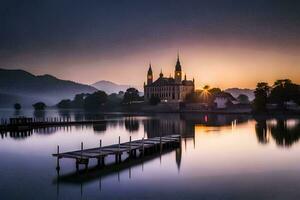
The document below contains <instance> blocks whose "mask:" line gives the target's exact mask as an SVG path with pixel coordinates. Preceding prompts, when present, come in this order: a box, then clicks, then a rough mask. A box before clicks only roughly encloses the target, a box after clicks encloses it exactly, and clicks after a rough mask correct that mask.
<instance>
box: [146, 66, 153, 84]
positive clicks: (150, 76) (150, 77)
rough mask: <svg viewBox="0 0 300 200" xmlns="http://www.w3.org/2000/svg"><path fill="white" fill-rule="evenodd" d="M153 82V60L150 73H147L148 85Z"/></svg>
mask: <svg viewBox="0 0 300 200" xmlns="http://www.w3.org/2000/svg"><path fill="white" fill-rule="evenodd" d="M152 82H153V72H152V67H151V62H150V63H149V69H148V73H147V85H150V84H152Z"/></svg>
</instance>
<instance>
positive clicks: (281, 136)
mask: <svg viewBox="0 0 300 200" xmlns="http://www.w3.org/2000/svg"><path fill="white" fill-rule="evenodd" d="M295 122H296V123H293V124H290V125H288V120H287V119H277V120H276V123H267V120H266V119H257V120H256V125H255V132H256V136H257V140H258V142H260V143H262V144H266V143H268V142H269V139H268V138H269V135H270V136H271V137H272V138H273V139H274V140H275V142H276V144H277V145H278V146H281V147H290V146H292V145H293V144H294V143H296V142H298V140H299V139H300V123H298V121H295Z"/></svg>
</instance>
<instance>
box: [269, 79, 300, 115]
mask: <svg viewBox="0 0 300 200" xmlns="http://www.w3.org/2000/svg"><path fill="white" fill-rule="evenodd" d="M299 93H300V90H299V86H298V85H296V84H294V83H292V81H291V80H289V79H282V80H277V81H275V83H274V85H273V88H272V90H271V93H270V101H271V102H273V103H276V104H277V107H278V108H280V109H285V103H286V102H288V101H291V100H294V101H295V102H297V101H298V98H299Z"/></svg>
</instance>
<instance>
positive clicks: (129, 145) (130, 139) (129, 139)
mask: <svg viewBox="0 0 300 200" xmlns="http://www.w3.org/2000/svg"><path fill="white" fill-rule="evenodd" d="M129 156H131V136H130V137H129Z"/></svg>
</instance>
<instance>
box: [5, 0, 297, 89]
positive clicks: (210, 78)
mask: <svg viewBox="0 0 300 200" xmlns="http://www.w3.org/2000/svg"><path fill="white" fill-rule="evenodd" d="M34 5H35V6H29V4H26V3H19V4H18V6H17V7H16V6H14V4H11V3H9V2H6V3H4V5H3V6H2V7H3V8H7V10H6V12H5V15H4V17H3V18H2V19H1V21H2V22H1V25H2V28H1V30H0V43H1V46H0V53H1V54H0V68H8V69H24V70H27V71H29V72H32V73H34V74H51V75H54V76H57V77H58V78H61V79H67V80H73V81H76V82H80V83H84V84H92V83H94V82H97V81H99V80H109V81H113V82H116V83H121V84H129V85H132V86H136V87H138V88H139V89H141V88H142V86H143V83H144V81H146V72H147V69H148V65H149V62H150V61H151V63H152V66H153V70H154V78H157V77H158V74H159V72H160V70H161V69H162V70H163V73H164V75H165V76H167V77H168V76H170V74H171V75H172V76H173V75H174V66H175V62H176V55H177V52H179V53H180V57H181V62H182V67H183V74H186V75H187V77H188V78H192V77H194V78H195V83H196V88H201V87H203V86H204V85H210V86H211V87H220V88H222V89H225V88H231V87H239V88H254V87H255V86H256V83H257V82H260V81H264V82H268V83H269V84H273V82H274V81H275V80H276V79H282V78H289V79H291V80H293V81H294V82H296V83H300V76H299V74H300V67H299V63H300V56H299V52H300V48H299V44H300V43H299V41H300V40H299V35H300V28H299V27H300V24H299V12H298V10H297V6H292V5H293V4H290V3H285V2H281V1H280V2H272V3H270V2H268V1H258V0H257V1H251V3H250V2H240V1H236V2H231V3H228V2H227V3H226V2H225V1H224V2H223V1H222V2H218V4H216V3H213V2H206V1H191V2H190V3H189V4H186V2H185V1H178V2H176V4H175V3H174V4H170V3H168V2H161V1H153V2H151V3H150V2H136V3H135V4H125V3H119V4H114V3H112V2H105V3H104V2H97V1H96V2H90V3H87V4H84V6H83V5H82V4H81V3H79V2H74V3H72V4H70V3H68V2H67V1H66V2H61V3H55V2H51V1H49V2H44V3H38V2H37V3H35V4H34ZM10 7H13V8H14V9H13V10H11V9H9V8H10ZM66 8H67V9H66ZM16 13H18V14H16ZM78 13H80V17H79V15H78ZM32 21H34V22H35V23H34V25H33V24H32Z"/></svg>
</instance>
